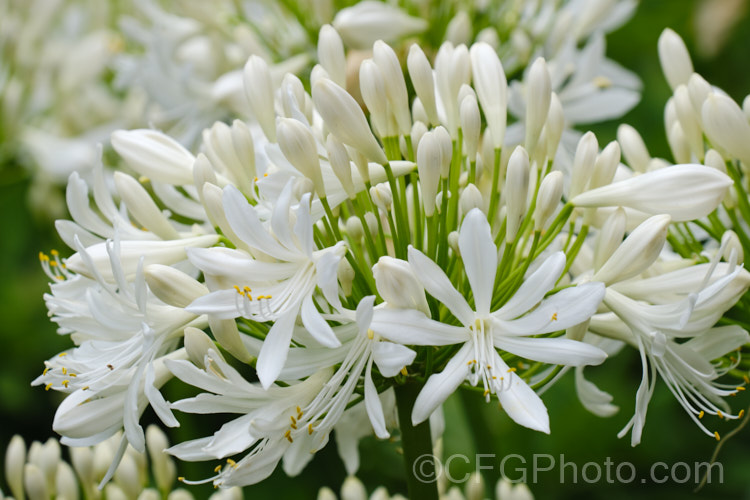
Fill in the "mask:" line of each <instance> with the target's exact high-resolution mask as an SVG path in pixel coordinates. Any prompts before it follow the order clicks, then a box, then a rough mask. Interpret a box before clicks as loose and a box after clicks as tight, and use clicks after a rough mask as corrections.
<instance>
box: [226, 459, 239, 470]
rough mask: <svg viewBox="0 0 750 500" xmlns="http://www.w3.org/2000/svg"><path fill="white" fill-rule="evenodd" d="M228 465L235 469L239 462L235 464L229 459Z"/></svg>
mask: <svg viewBox="0 0 750 500" xmlns="http://www.w3.org/2000/svg"><path fill="white" fill-rule="evenodd" d="M227 464H229V465H230V466H232V467H235V468H236V467H237V462H235V461H234V460H232V459H231V458H227Z"/></svg>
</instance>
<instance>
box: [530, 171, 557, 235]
mask: <svg viewBox="0 0 750 500" xmlns="http://www.w3.org/2000/svg"><path fill="white" fill-rule="evenodd" d="M562 193H563V174H562V172H560V171H554V172H550V173H549V174H547V175H546V176H545V177H544V179H542V183H541V184H540V185H539V192H538V193H537V196H536V207H534V231H541V230H542V229H544V226H545V225H546V224H547V221H548V220H549V218H550V217H552V214H554V213H555V210H557V207H558V205H559V204H560V199H561V198H562Z"/></svg>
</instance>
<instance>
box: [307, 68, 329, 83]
mask: <svg viewBox="0 0 750 500" xmlns="http://www.w3.org/2000/svg"><path fill="white" fill-rule="evenodd" d="M330 79H331V77H330V76H329V75H328V71H326V70H325V69H324V68H323V66H321V65H320V64H316V65H315V66H313V68H312V70H310V88H314V87H315V84H316V83H318V81H320V80H330Z"/></svg>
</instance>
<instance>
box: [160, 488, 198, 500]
mask: <svg viewBox="0 0 750 500" xmlns="http://www.w3.org/2000/svg"><path fill="white" fill-rule="evenodd" d="M167 500H195V497H194V496H193V494H192V493H190V492H189V491H188V490H186V489H185V488H178V489H176V490H173V491H171V492H170V493H169V495H167Z"/></svg>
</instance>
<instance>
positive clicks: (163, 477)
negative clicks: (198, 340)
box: [146, 334, 216, 494]
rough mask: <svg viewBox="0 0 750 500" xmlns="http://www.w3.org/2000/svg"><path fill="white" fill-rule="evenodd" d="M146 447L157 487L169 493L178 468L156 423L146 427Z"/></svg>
mask: <svg viewBox="0 0 750 500" xmlns="http://www.w3.org/2000/svg"><path fill="white" fill-rule="evenodd" d="M204 335H205V334H204ZM214 350H216V349H215V348H214ZM146 447H147V449H148V455H149V458H150V459H151V470H152V472H153V474H154V480H155V482H156V487H157V488H159V491H161V492H162V493H163V494H164V493H168V492H169V491H170V490H171V489H172V484H173V483H174V480H175V477H176V475H177V474H176V468H175V463H174V460H172V458H171V457H170V456H169V455H168V454H167V453H166V452H165V450H166V449H167V448H169V441H168V440H167V436H166V435H165V434H164V432H163V431H162V430H161V429H160V428H159V427H157V426H156V425H153V424H152V425H149V426H148V427H147V428H146Z"/></svg>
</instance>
